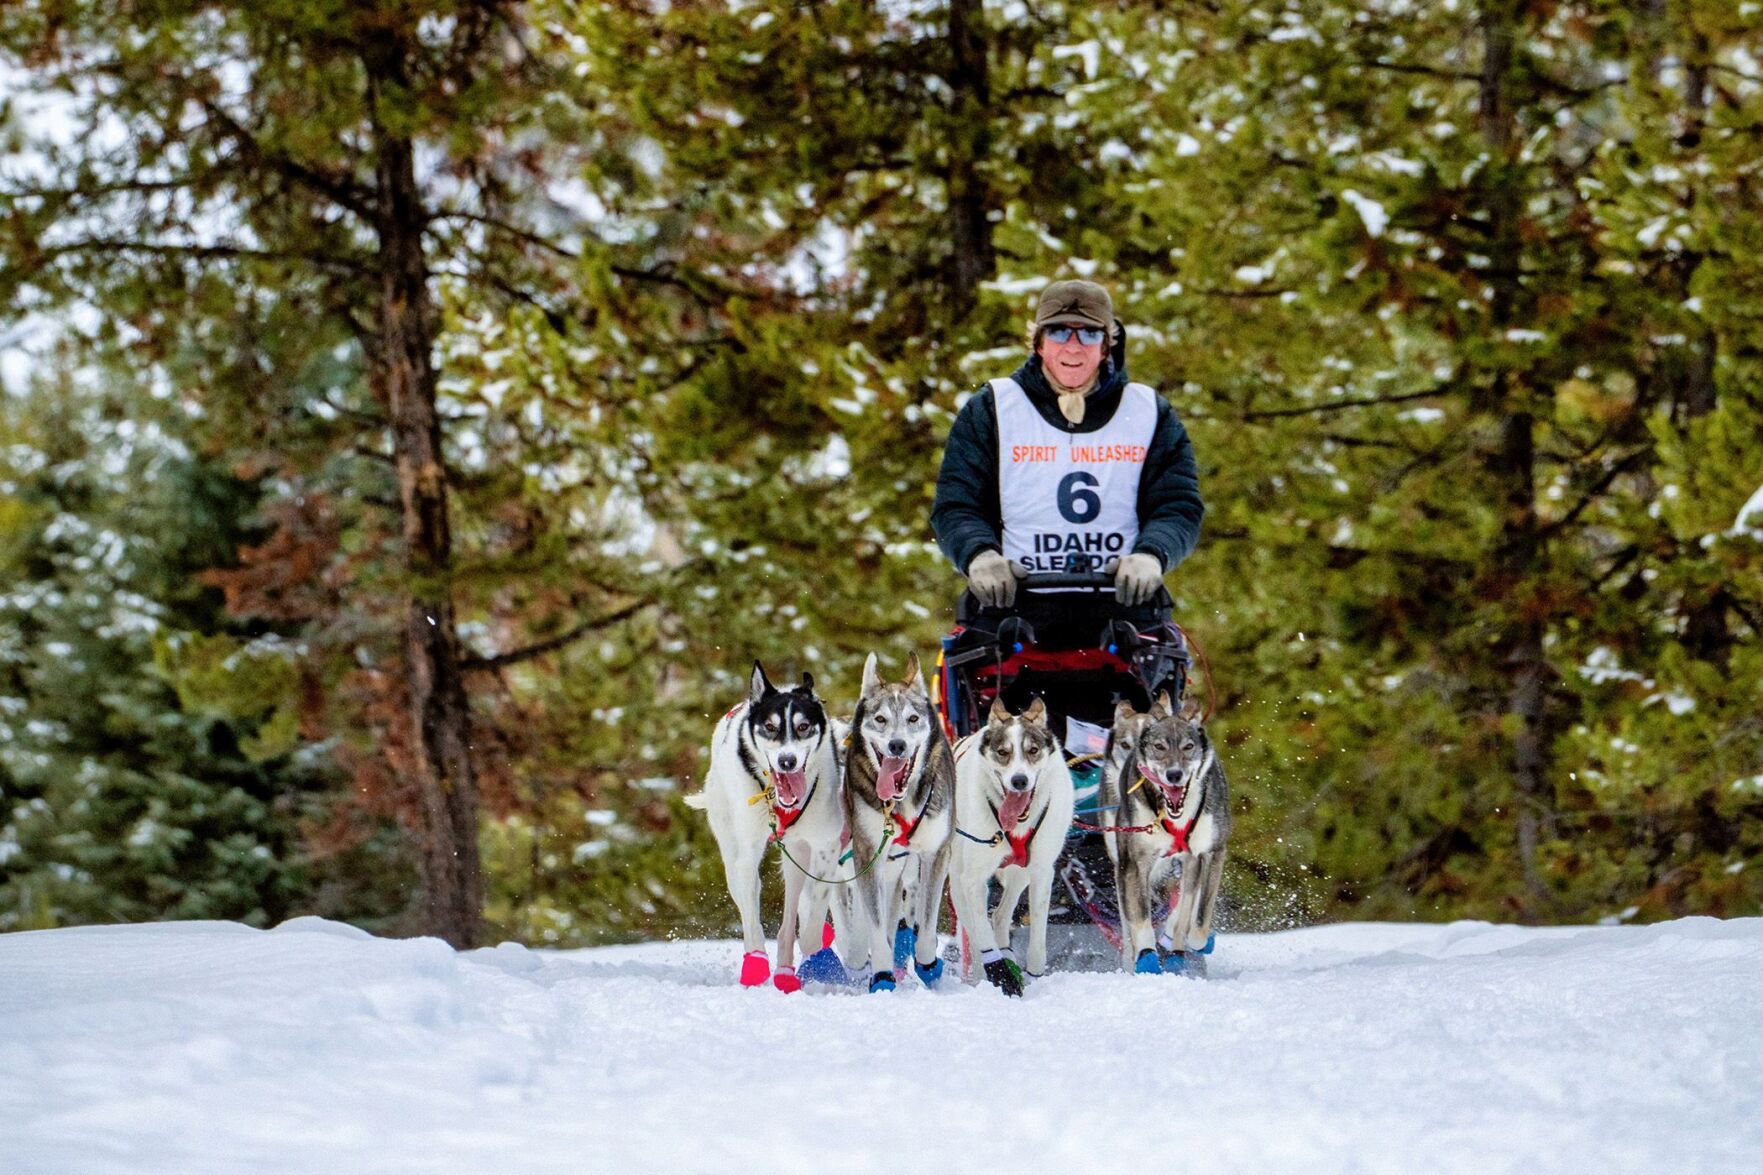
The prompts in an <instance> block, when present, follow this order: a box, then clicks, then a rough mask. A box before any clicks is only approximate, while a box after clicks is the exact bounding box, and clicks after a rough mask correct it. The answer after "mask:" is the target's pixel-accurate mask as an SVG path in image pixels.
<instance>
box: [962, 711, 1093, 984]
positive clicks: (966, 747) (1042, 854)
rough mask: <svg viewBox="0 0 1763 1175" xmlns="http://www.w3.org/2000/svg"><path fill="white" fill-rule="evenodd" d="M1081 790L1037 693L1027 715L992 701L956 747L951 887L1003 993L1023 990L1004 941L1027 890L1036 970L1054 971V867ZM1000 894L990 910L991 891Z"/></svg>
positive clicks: (973, 943) (971, 943)
mask: <svg viewBox="0 0 1763 1175" xmlns="http://www.w3.org/2000/svg"><path fill="white" fill-rule="evenodd" d="M1074 803H1075V797H1074V794H1073V790H1072V783H1071V771H1070V769H1069V768H1067V766H1066V764H1065V754H1064V751H1063V749H1062V748H1061V747H1060V745H1059V740H1058V739H1057V738H1055V737H1054V736H1053V732H1052V731H1051V730H1049V729H1048V727H1047V711H1046V707H1045V706H1044V705H1043V704H1042V703H1041V700H1040V699H1039V698H1036V699H1035V700H1034V701H1033V702H1032V703H1030V704H1029V707H1028V709H1027V710H1024V711H1023V712H1022V714H1021V715H1020V716H1017V715H1013V714H1011V713H1010V711H1009V710H1008V709H1006V708H1005V707H1004V705H1003V703H1002V702H998V701H994V702H993V703H992V709H991V714H990V717H989V718H988V719H987V721H986V725H985V727H984V728H983V729H982V730H979V731H977V732H975V733H973V734H970V735H968V736H967V737H966V738H964V739H962V740H961V741H960V742H959V743H957V744H956V745H955V853H954V862H953V865H952V867H951V872H950V875H949V893H950V896H951V897H953V898H954V900H955V916H956V918H957V919H958V920H959V922H960V926H961V932H962V933H963V934H965V935H966V936H967V940H968V947H969V949H970V950H971V951H972V953H973V955H974V956H975V957H977V958H978V959H979V960H980V961H981V962H982V963H983V965H984V968H985V974H986V978H987V979H988V980H989V981H990V982H991V983H992V984H993V986H995V987H997V988H999V989H1000V990H1002V991H1003V992H1004V994H1005V995H1021V994H1022V969H1021V968H1020V967H1018V966H1017V965H1016V962H1015V960H1014V959H1012V958H1010V956H1009V954H1008V953H1007V952H1006V951H1005V950H1004V949H1002V948H1000V947H999V945H998V944H999V943H1000V942H1004V943H1008V942H1009V941H1010V923H1011V920H1012V919H1013V918H1014V917H1015V914H1016V906H1017V904H1018V903H1019V902H1020V901H1021V900H1022V894H1023V891H1024V890H1027V891H1028V909H1029V923H1028V970H1029V974H1031V975H1040V974H1042V973H1043V972H1045V971H1046V969H1047V911H1048V907H1049V906H1050V905H1051V902H1052V897H1053V869H1054V865H1055V864H1056V863H1057V861H1058V858H1059V852H1060V850H1061V849H1063V848H1064V847H1065V838H1066V836H1067V834H1069V833H1070V831H1071V817H1072V808H1073V806H1074ZM993 877H996V878H997V879H998V883H999V887H1000V889H1001V890H1002V897H1001V899H1000V900H999V902H998V905H997V908H996V909H995V910H993V911H992V912H991V914H990V916H989V917H988V915H987V911H986V890H987V885H988V883H989V882H990V881H991V880H992V878H993Z"/></svg>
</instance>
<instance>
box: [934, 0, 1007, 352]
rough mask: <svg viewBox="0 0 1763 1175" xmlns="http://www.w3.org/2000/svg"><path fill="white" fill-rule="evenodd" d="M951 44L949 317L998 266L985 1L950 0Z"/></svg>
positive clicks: (968, 305) (967, 306)
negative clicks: (985, 170)
mask: <svg viewBox="0 0 1763 1175" xmlns="http://www.w3.org/2000/svg"><path fill="white" fill-rule="evenodd" d="M949 48H950V51H951V58H952V61H953V67H952V68H951V69H950V71H949V74H948V76H947V77H946V78H945V79H944V80H945V81H947V82H948V83H949V88H950V89H951V90H952V91H953V92H954V99H953V101H952V102H951V104H950V105H951V109H952V110H953V112H954V115H955V124H956V126H957V127H958V128H960V129H959V134H958V135H957V136H956V137H955V138H953V139H952V140H951V142H950V143H949V241H950V246H951V255H950V260H949V310H950V315H949V320H950V322H952V323H953V322H959V321H960V320H961V319H962V318H965V317H966V316H967V314H968V312H969V311H971V310H972V309H973V306H974V303H975V301H976V300H977V298H978V291H979V284H980V283H981V282H983V281H985V280H986V279H988V278H990V277H991V276H992V274H993V273H994V271H995V270H996V267H997V254H996V253H995V251H994V250H993V248H992V222H991V219H990V213H991V193H990V191H989V190H988V188H987V185H986V181H985V176H984V175H982V174H981V172H980V165H981V164H982V163H983V162H984V160H985V159H986V157H987V156H988V155H990V154H991V149H992V133H991V122H990V120H991V102H992V91H991V75H990V72H989V67H988V64H987V60H986V30H985V5H984V4H983V3H982V0H951V3H950V5H949Z"/></svg>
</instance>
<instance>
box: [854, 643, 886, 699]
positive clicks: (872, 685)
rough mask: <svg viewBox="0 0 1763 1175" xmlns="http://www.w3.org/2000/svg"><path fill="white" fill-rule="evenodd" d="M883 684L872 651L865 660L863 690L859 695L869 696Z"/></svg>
mask: <svg viewBox="0 0 1763 1175" xmlns="http://www.w3.org/2000/svg"><path fill="white" fill-rule="evenodd" d="M879 685H881V673H880V672H879V671H878V670H877V669H876V667H875V654H874V653H871V654H870V655H869V656H868V657H867V658H865V659H864V662H863V692H862V693H861V694H860V695H858V696H859V697H868V696H869V695H870V694H871V693H874V692H875V689H876V687H877V686H879Z"/></svg>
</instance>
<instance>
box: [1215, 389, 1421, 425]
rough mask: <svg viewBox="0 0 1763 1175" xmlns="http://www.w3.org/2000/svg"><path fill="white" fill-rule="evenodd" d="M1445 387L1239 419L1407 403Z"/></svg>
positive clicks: (1246, 418) (1271, 410)
mask: <svg viewBox="0 0 1763 1175" xmlns="http://www.w3.org/2000/svg"><path fill="white" fill-rule="evenodd" d="M1444 394H1445V393H1444V391H1443V389H1440V388H1429V389H1427V390H1426V391H1424V392H1407V393H1404V394H1403V395H1400V396H1367V397H1365V398H1363V399H1359V400H1330V401H1329V402H1328V403H1326V404H1309V405H1306V406H1305V407H1302V408H1268V409H1265V410H1263V411H1260V412H1244V413H1243V414H1242V415H1241V416H1239V417H1238V419H1239V420H1244V421H1250V420H1278V419H1282V418H1285V417H1289V416H1316V415H1319V414H1321V413H1324V412H1338V411H1341V410H1342V409H1345V408H1374V407H1376V406H1378V405H1380V404H1407V403H1410V402H1412V401H1414V400H1430V399H1433V398H1434V397H1437V396H1442V395H1444Z"/></svg>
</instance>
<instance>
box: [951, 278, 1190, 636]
mask: <svg viewBox="0 0 1763 1175" xmlns="http://www.w3.org/2000/svg"><path fill="white" fill-rule="evenodd" d="M1204 512H1205V507H1204V505H1203V504H1202V503H1201V501H1200V483H1199V477H1198V474H1197V470H1196V467H1195V462H1194V447H1193V444H1192V442H1191V441H1189V439H1188V433H1187V429H1186V428H1184V427H1183V426H1182V423H1181V421H1180V420H1179V419H1177V418H1176V415H1175V410H1174V409H1172V408H1171V407H1170V406H1169V403H1168V402H1167V401H1166V400H1164V399H1163V397H1162V396H1160V395H1158V394H1157V393H1156V392H1155V391H1154V390H1153V389H1151V388H1149V387H1147V386H1146V385H1144V384H1137V383H1130V382H1128V380H1127V374H1126V332H1125V330H1124V328H1122V327H1121V325H1120V324H1119V323H1118V322H1116V321H1115V318H1114V304H1113V301H1112V299H1110V298H1109V296H1108V291H1107V290H1105V289H1103V288H1102V287H1101V286H1099V285H1097V284H1096V283H1094V282H1087V281H1058V282H1054V283H1053V284H1052V285H1050V286H1048V287H1047V288H1046V290H1045V291H1043V292H1042V294H1041V299H1040V304H1039V307H1038V309H1037V311H1036V313H1035V321H1034V336H1033V345H1032V354H1030V356H1029V357H1028V359H1027V360H1026V361H1025V362H1024V363H1023V364H1022V366H1021V367H1018V368H1017V369H1016V371H1015V372H1014V373H1013V374H1012V375H1010V376H1009V377H1007V378H1003V379H994V380H992V381H990V382H989V383H987V384H985V385H984V386H983V387H981V388H980V390H979V391H978V392H977V393H975V394H974V396H973V397H972V398H971V399H969V400H968V402H967V404H966V405H965V406H964V407H963V408H962V409H961V412H960V415H958V416H957V417H956V419H955V425H954V427H953V428H952V429H950V431H949V441H948V444H947V446H946V447H945V448H944V450H943V466H942V471H941V472H940V473H939V474H938V475H937V496H936V503H935V505H934V506H932V508H931V526H932V528H933V529H934V530H935V531H936V535H937V543H938V545H939V546H940V547H942V550H943V554H945V555H947V556H948V557H949V560H950V561H951V562H953V563H954V564H955V567H956V568H957V569H958V570H959V571H961V573H962V574H963V575H965V576H966V577H967V582H968V594H967V595H966V596H964V597H963V599H962V601H961V607H960V610H959V614H958V618H959V619H960V620H961V621H962V623H967V622H968V621H969V620H972V619H975V618H976V617H975V614H976V612H977V611H978V610H979V609H982V608H983V609H986V610H1003V609H1010V608H1012V607H1013V606H1014V611H1015V612H1016V613H1017V614H1018V615H1020V616H1022V617H1023V619H1024V620H1026V621H1028V622H1029V623H1030V624H1031V625H1032V626H1033V627H1034V629H1035V632H1036V633H1037V635H1038V637H1039V638H1040V639H1041V641H1043V642H1058V643H1068V642H1070V643H1083V642H1093V641H1094V640H1095V639H1096V635H1097V633H1098V632H1100V631H1101V629H1102V627H1103V625H1104V624H1106V623H1107V621H1109V620H1111V619H1116V618H1118V619H1126V620H1129V621H1131V622H1132V623H1134V624H1138V625H1140V626H1144V625H1145V624H1147V623H1156V622H1158V621H1161V620H1167V619H1168V618H1169V609H1170V600H1169V595H1168V593H1167V592H1166V591H1165V590H1164V588H1163V576H1164V574H1165V573H1167V572H1168V571H1169V570H1171V569H1172V568H1174V567H1175V566H1176V564H1178V563H1180V562H1181V561H1182V560H1183V559H1185V558H1187V557H1188V555H1189V554H1191V553H1192V552H1193V549H1194V544H1195V543H1196V542H1197V541H1198V539H1199V536H1200V518H1201V515H1202V514H1203V513H1204ZM1109 568H1112V569H1113V576H1114V593H1113V598H1112V599H1110V598H1109V596H1108V594H1107V593H1098V592H1094V591H1087V592H1084V591H1050V592H1038V591H1037V592H1028V593H1026V595H1027V596H1028V597H1029V598H1027V599H1025V600H1023V601H1022V602H1021V603H1020V604H1018V603H1017V600H1016V596H1017V580H1018V579H1019V578H1021V577H1022V576H1025V575H1027V574H1030V573H1034V572H1066V571H1104V570H1107V569H1109Z"/></svg>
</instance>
